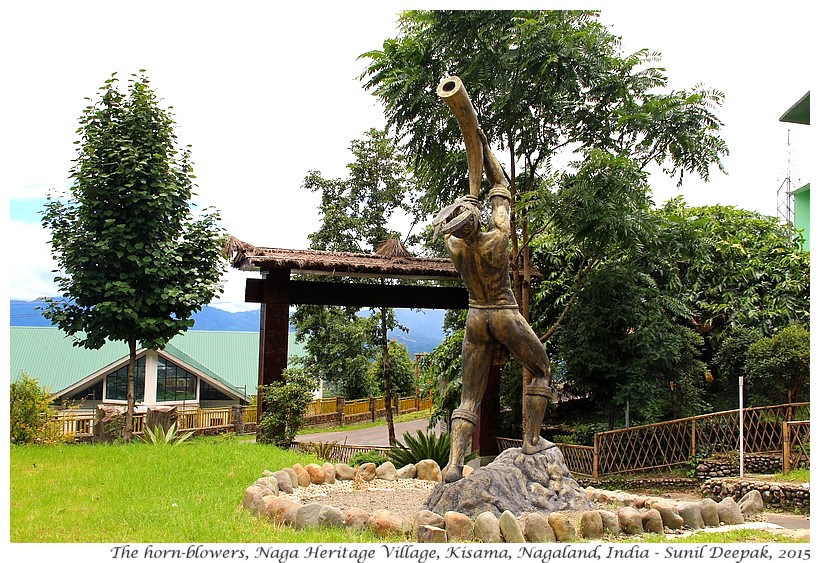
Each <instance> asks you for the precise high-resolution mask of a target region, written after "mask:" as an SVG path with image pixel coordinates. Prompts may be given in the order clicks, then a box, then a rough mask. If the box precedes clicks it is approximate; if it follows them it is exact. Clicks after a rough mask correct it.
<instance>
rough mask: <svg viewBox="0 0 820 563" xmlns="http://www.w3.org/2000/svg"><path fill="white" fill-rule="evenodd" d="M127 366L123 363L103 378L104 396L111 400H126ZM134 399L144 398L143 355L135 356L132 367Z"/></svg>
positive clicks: (140, 399)
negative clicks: (135, 362) (133, 367)
mask: <svg viewBox="0 0 820 563" xmlns="http://www.w3.org/2000/svg"><path fill="white" fill-rule="evenodd" d="M127 390H128V366H127V365H125V366H123V367H121V368H120V369H118V370H117V371H115V372H113V373H109V374H108V376H107V377H106V378H105V398H106V399H109V400H113V401H125V400H127V396H126V392H127ZM134 400H135V401H143V400H145V356H143V357H141V358H137V365H136V367H135V369H134Z"/></svg>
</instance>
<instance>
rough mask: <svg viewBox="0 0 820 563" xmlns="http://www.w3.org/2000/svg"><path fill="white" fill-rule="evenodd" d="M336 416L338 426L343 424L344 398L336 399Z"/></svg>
mask: <svg viewBox="0 0 820 563" xmlns="http://www.w3.org/2000/svg"><path fill="white" fill-rule="evenodd" d="M336 416H337V417H338V419H339V426H341V425H342V424H344V423H345V398H344V397H336Z"/></svg>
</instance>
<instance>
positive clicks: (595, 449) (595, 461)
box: [592, 432, 601, 479]
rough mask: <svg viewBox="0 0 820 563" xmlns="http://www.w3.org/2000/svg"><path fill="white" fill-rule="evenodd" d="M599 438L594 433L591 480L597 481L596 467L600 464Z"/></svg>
mask: <svg viewBox="0 0 820 563" xmlns="http://www.w3.org/2000/svg"><path fill="white" fill-rule="evenodd" d="M600 452H601V437H600V435H599V434H598V433H597V432H596V433H595V434H593V435H592V478H593V479H598V465H599V464H600Z"/></svg>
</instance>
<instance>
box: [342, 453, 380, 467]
mask: <svg viewBox="0 0 820 563" xmlns="http://www.w3.org/2000/svg"><path fill="white" fill-rule="evenodd" d="M386 461H390V460H388V459H387V458H386V457H384V456H383V455H381V454H380V453H379V452H376V451H370V452H359V453H357V454H356V455H354V456H353V457H351V458H350V461H349V462H348V464H349V465H350V466H351V467H356V466H357V465H362V464H364V463H375V464H376V467H378V466H380V465H381V464H382V463H384V462H386Z"/></svg>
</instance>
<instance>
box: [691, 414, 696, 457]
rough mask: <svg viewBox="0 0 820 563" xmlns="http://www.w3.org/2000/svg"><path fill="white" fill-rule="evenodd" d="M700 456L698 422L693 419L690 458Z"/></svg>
mask: <svg viewBox="0 0 820 563" xmlns="http://www.w3.org/2000/svg"><path fill="white" fill-rule="evenodd" d="M696 455H698V422H697V419H695V418H693V419H692V443H691V444H690V447H689V457H690V458H692V459H695V456H696Z"/></svg>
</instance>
